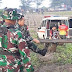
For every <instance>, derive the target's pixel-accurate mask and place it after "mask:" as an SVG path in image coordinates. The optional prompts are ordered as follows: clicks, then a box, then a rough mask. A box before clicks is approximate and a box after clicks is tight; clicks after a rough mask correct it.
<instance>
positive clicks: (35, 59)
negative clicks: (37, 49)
mask: <svg viewBox="0 0 72 72" xmlns="http://www.w3.org/2000/svg"><path fill="white" fill-rule="evenodd" d="M31 62H32V65H33V66H35V67H39V66H40V64H41V63H40V60H39V58H38V57H37V55H36V53H33V52H31Z"/></svg>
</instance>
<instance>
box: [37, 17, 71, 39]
mask: <svg viewBox="0 0 72 72" xmlns="http://www.w3.org/2000/svg"><path fill="white" fill-rule="evenodd" d="M62 20H64V21H65V24H66V25H67V26H68V35H67V38H72V18H71V17H61V16H44V19H43V20H42V22H41V25H40V27H39V28H38V32H37V35H38V38H39V39H49V37H50V29H51V27H52V25H53V24H55V25H56V26H57V29H58V27H59V25H61V21H62Z"/></svg>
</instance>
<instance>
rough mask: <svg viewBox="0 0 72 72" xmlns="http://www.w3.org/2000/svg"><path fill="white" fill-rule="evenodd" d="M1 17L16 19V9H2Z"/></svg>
mask: <svg viewBox="0 0 72 72" xmlns="http://www.w3.org/2000/svg"><path fill="white" fill-rule="evenodd" d="M2 17H3V19H8V20H17V19H18V14H17V10H16V9H12V8H7V9H5V10H4V11H3V15H2Z"/></svg>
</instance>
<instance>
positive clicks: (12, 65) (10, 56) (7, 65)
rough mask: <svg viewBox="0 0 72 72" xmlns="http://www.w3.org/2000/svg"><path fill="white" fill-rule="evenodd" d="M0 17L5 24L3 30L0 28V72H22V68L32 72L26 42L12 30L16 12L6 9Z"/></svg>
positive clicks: (16, 17)
mask: <svg viewBox="0 0 72 72" xmlns="http://www.w3.org/2000/svg"><path fill="white" fill-rule="evenodd" d="M2 17H3V19H4V20H5V23H4V24H3V26H1V27H2V29H3V30H2V29H1V28H0V30H2V31H3V32H2V31H0V32H1V33H0V72H23V66H25V67H26V70H27V72H34V69H33V67H32V65H31V63H30V54H29V49H28V47H27V44H26V41H25V40H24V39H23V38H22V34H21V32H20V31H19V30H17V29H15V28H14V24H15V23H16V20H17V19H18V16H17V11H16V10H15V9H11V8H9V9H6V10H5V11H4V13H3V16H2ZM2 33H4V34H2ZM21 62H22V63H21ZM22 64H23V65H22Z"/></svg>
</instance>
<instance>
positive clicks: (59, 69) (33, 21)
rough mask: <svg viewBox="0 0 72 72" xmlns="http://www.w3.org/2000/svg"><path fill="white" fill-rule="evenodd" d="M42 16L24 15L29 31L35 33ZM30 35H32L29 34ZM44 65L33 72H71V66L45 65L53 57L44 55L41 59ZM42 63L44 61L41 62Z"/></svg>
mask: <svg viewBox="0 0 72 72" xmlns="http://www.w3.org/2000/svg"><path fill="white" fill-rule="evenodd" d="M43 17H44V15H42V14H27V15H25V18H26V24H27V25H28V26H29V29H30V30H34V31H36V32H37V30H38V29H37V28H38V27H39V26H40V24H41V20H42V19H43ZM31 34H32V33H31ZM45 58H46V62H45V64H44V63H43V64H41V65H40V66H39V68H37V69H36V70H35V72H72V64H66V65H58V64H56V63H50V64H49V63H47V61H48V60H49V59H52V58H53V56H51V55H50V56H49V54H48V55H46V56H44V57H42V59H41V60H42V61H43V60H45ZM43 62H44V61H43Z"/></svg>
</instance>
